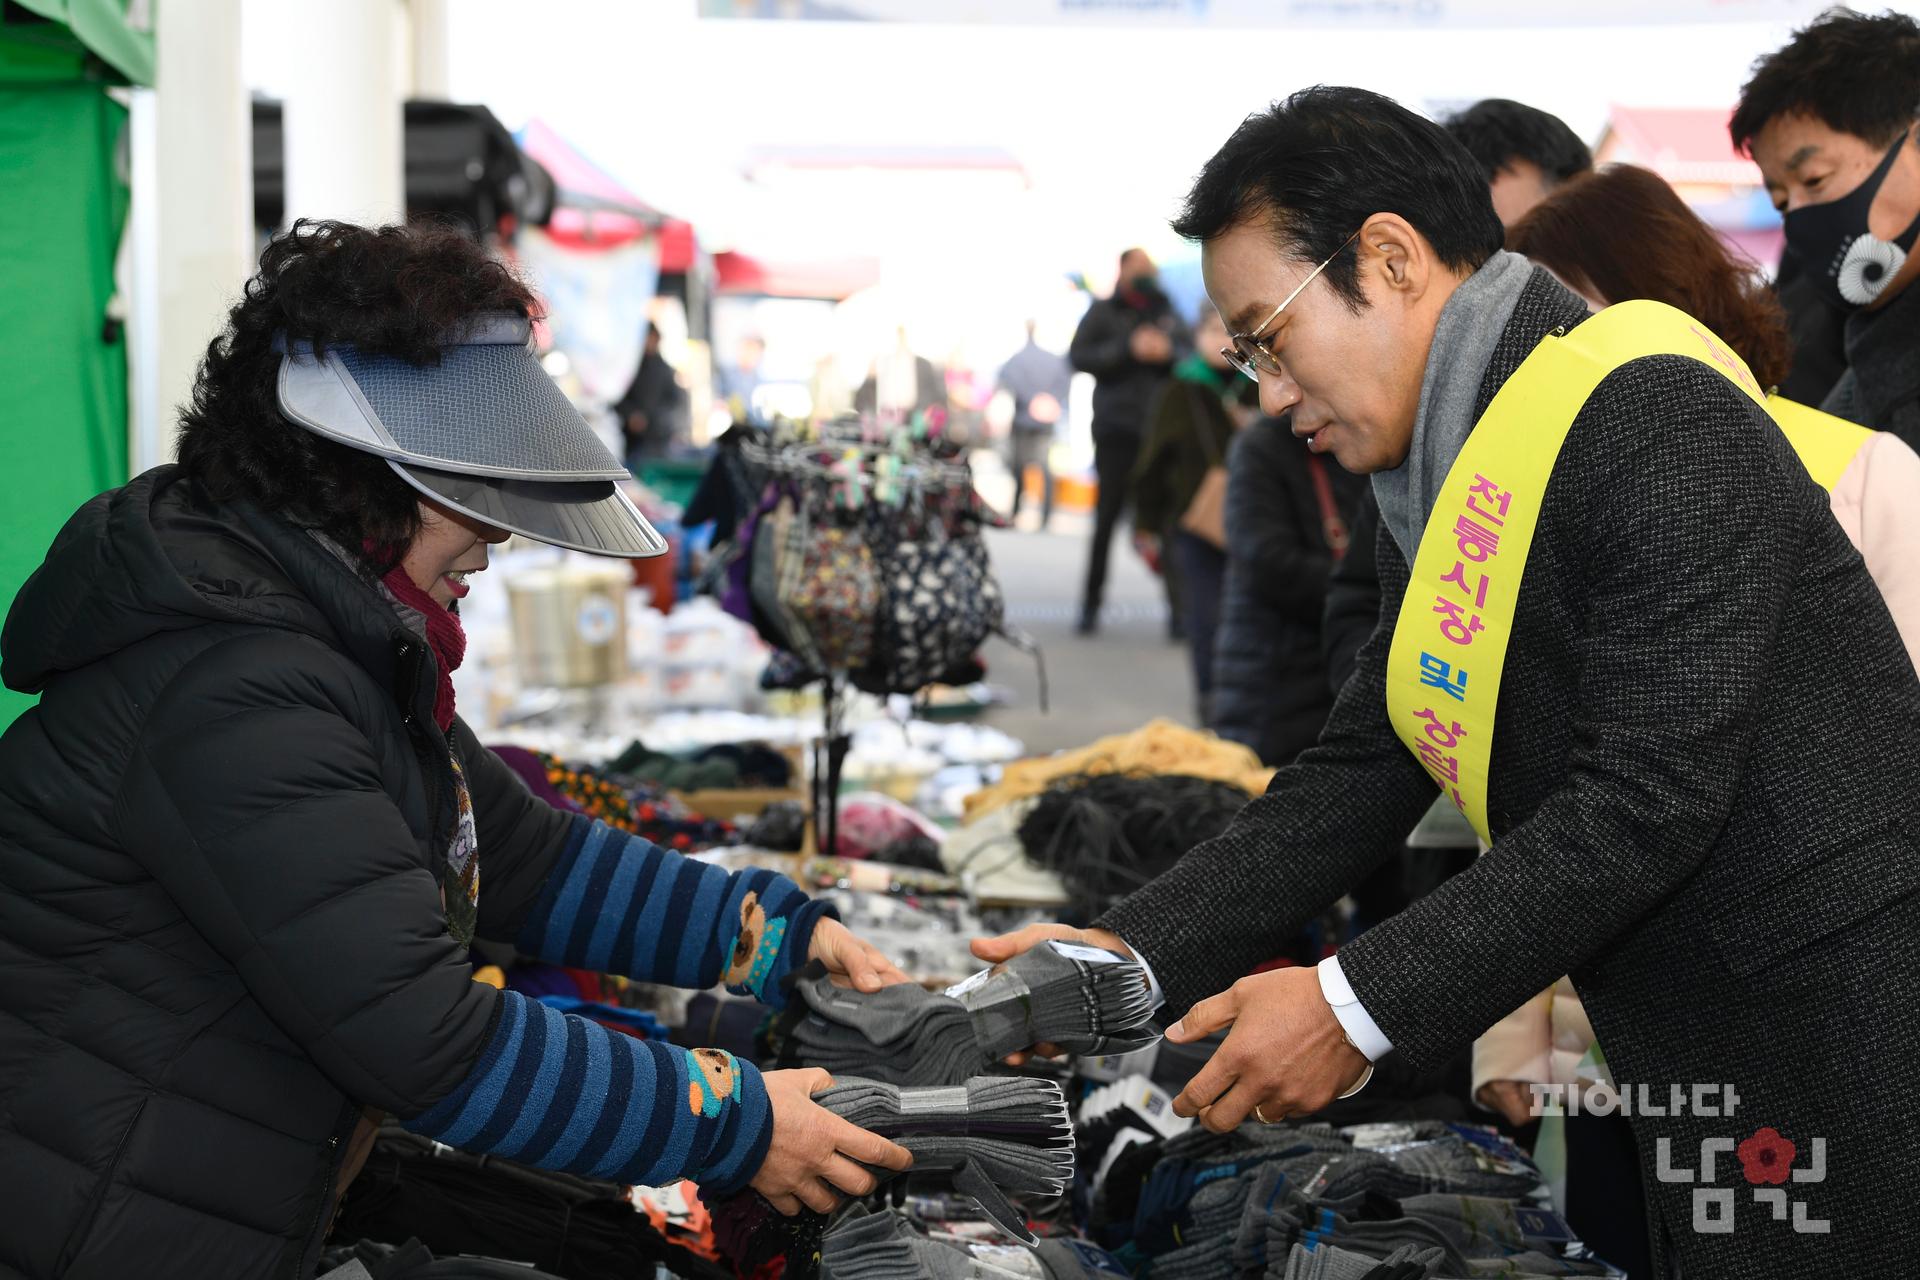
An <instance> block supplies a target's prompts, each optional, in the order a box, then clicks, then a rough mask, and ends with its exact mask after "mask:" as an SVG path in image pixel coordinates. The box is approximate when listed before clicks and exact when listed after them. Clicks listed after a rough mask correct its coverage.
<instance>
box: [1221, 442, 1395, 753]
mask: <svg viewBox="0 0 1920 1280" xmlns="http://www.w3.org/2000/svg"><path fill="white" fill-rule="evenodd" d="M1316 473H1317V474H1316ZM1365 483H1366V482H1365V480H1364V479H1363V478H1361V477H1357V476H1353V475H1349V474H1348V473H1347V472H1346V471H1345V470H1343V469H1342V468H1340V467H1336V466H1329V465H1327V464H1326V463H1325V462H1324V461H1323V460H1322V459H1321V458H1319V457H1318V456H1316V455H1314V454H1312V453H1309V452H1308V451H1307V447H1306V445H1305V444H1304V443H1303V442H1302V441H1299V440H1296V439H1294V436H1293V433H1292V432H1291V431H1290V430H1289V429H1288V420H1287V419H1283V418H1262V419H1260V420H1259V421H1257V422H1255V423H1254V424H1253V425H1252V426H1250V427H1248V428H1247V429H1246V430H1244V431H1242V432H1241V433H1240V434H1239V436H1238V437H1237V438H1235V440H1234V442H1233V451H1232V452H1231V453H1230V454H1229V455H1228V459H1227V584H1226V592H1225V596H1224V599H1223V600H1222V603H1221V607H1220V631H1219V636H1218V638H1217V640H1216V642H1215V647H1214V657H1213V698H1212V701H1211V703H1210V704H1209V713H1208V720H1207V727H1208V728H1210V729H1212V730H1213V731H1214V732H1215V733H1218V734H1219V735H1220V736H1221V737H1223V738H1231V739H1232V740H1233V741H1235V742H1239V743H1243V744H1245V745H1246V746H1249V747H1252V748H1253V749H1254V750H1255V751H1256V752H1258V753H1259V755H1260V759H1261V760H1262V761H1263V762H1265V763H1267V764H1270V765H1275V766H1279V765H1288V764H1292V763H1293V758H1294V757H1295V756H1297V755H1299V754H1300V753H1301V752H1302V751H1305V750H1306V749H1307V748H1308V747H1310V746H1312V745H1313V744H1314V743H1315V742H1316V741H1318V740H1319V737H1320V729H1321V727H1322V726H1323V725H1325V724H1326V721H1327V713H1328V712H1329V711H1331V710H1332V709H1333V698H1332V696H1331V694H1329V693H1328V691H1327V678H1326V668H1325V666H1324V665H1323V663H1322V660H1321V656H1320V627H1321V612H1322V610H1323V609H1324V608H1325V606H1326V599H1327V575H1328V573H1329V571H1330V570H1331V569H1332V568H1333V565H1334V563H1335V561H1336V560H1337V559H1338V556H1339V554H1340V553H1341V552H1342V551H1343V550H1344V549H1345V546H1346V539H1347V531H1346V521H1347V520H1348V519H1350V518H1351V516H1352V512H1353V507H1354V505H1355V502H1356V500H1357V498H1358V497H1359V494H1360V492H1361V490H1362V488H1363V487H1364V485H1365Z"/></svg>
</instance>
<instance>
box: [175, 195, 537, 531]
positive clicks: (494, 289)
mask: <svg viewBox="0 0 1920 1280" xmlns="http://www.w3.org/2000/svg"><path fill="white" fill-rule="evenodd" d="M483 311H512V312H518V313H519V314H521V315H534V314H536V311H537V303H536V301H535V298H534V295H533V292H532V290H530V289H529V288H527V286H526V285H525V284H523V283H522V282H521V281H519V280H518V279H516V278H515V277H514V275H513V273H512V272H511V271H509V270H508V269H507V267H506V266H505V265H503V264H502V263H500V262H499V261H497V260H496V259H494V258H493V257H491V256H490V255H489V254H488V253H487V251H486V250H485V249H484V248H482V247H481V246H480V245H479V244H478V243H477V242H475V241H474V240H472V239H471V238H469V237H468V236H466V235H465V234H463V233H462V232H460V231H458V230H455V229H453V228H451V227H446V226H440V225H437V224H433V223H425V222H421V223H415V224H412V225H410V226H388V227H359V226H354V225H353V224H351V223H346V222H315V221H308V220H304V219H303V220H301V221H299V222H296V223H294V224H293V227H292V228H291V229H290V230H288V231H286V232H284V233H283V234H281V235H278V236H276V237H274V239H273V240H272V241H271V242H270V243H269V244H268V245H267V247H266V250H265V252H263V253H262V254H261V255H260V270H259V273H258V274H256V275H255V276H254V277H253V278H252V279H250V280H248V281H247V284H246V289H245V291H244V292H243V294H242V296H241V299H240V301H239V302H238V303H237V304H236V305H235V306H234V308H233V310H232V311H230V312H229V313H228V315H227V327H226V329H225V331H224V332H222V333H221V334H220V336H219V337H217V338H215V339H214V340H213V341H212V342H211V343H209V344H208V346H207V355H206V359H205V360H203V361H202V362H201V364H200V372H199V375H198V376H197V377H196V378H195V380H194V385H193V399H192V401H191V403H189V404H188V405H187V407H186V408H185V409H183V410H182V411H181V414H180V439H179V457H180V466H181V469H182V470H183V471H185V472H186V473H187V474H188V475H189V476H191V477H192V478H193V480H194V482H195V484H197V485H198V486H199V487H200V489H201V491H202V493H203V494H205V495H206V496H207V497H209V498H212V499H214V500H215V501H221V502H230V501H235V500H245V501H248V502H251V503H253V504H254V505H255V506H258V507H260V508H262V509H263V510H266V511H271V512H275V513H277V514H279V515H282V516H285V517H286V518H288V519H289V520H292V521H293V522H295V523H297V524H301V525H306V526H311V527H314V528H318V529H320V530H321V531H322V532H324V533H326V534H327V535H328V536H330V537H332V538H333V539H334V540H335V541H337V542H339V543H340V544H341V545H342V546H344V547H346V548H348V549H350V550H352V551H354V552H356V553H358V552H361V551H362V550H363V548H366V547H368V546H370V545H371V546H378V547H383V548H404V547H406V546H407V545H408V544H410V543H411V542H412V541H413V538H414V536H415V535H416V534H417V533H418V532H419V528H420V508H419V504H418V500H417V495H416V494H415V492H414V490H413V489H411V488H409V487H408V486H407V484H406V482H405V481H403V480H401V479H400V477H399V476H397V475H395V474H394V472H393V469H392V468H391V467H389V466H388V465H387V464H386V462H385V461H384V460H382V459H380V458H378V457H375V456H374V455H373V454H370V453H363V452H361V451H360V450H358V449H349V448H347V447H346V446H345V445H340V444H335V443H334V442H333V441H331V440H327V439H324V438H322V437H320V436H317V435H315V434H313V433H312V432H311V431H307V430H305V429H303V428H301V427H298V426H295V425H294V424H293V423H291V422H289V421H287V419H286V418H285V417H284V416H282V414H281V413H280V406H279V400H278V397H277V393H276V390H275V385H276V381H277V379H278V375H279V371H280V354H279V353H278V352H277V351H275V350H274V349H273V343H274V337H275V335H276V334H282V333H284V334H285V335H286V337H287V338H288V339H289V340H290V341H295V342H309V343H312V344H313V346H314V348H315V349H316V350H318V351H325V350H326V349H327V348H328V347H331V346H335V345H343V344H344V345H352V346H355V347H358V348H359V349H360V350H362V351H366V352H370V353H374V354H379V355H386V356H396V357H399V358H400V359H403V360H407V361H410V362H412V363H414V364H421V365H427V364H434V363H436V362H438V360H439V358H440V355H441V352H442V351H443V350H445V348H446V345H447V344H446V341H445V339H446V335H447V334H448V333H450V332H457V330H458V326H459V324H460V322H461V321H464V320H466V319H468V318H470V317H472V316H473V315H475V314H476V313H479V312H483Z"/></svg>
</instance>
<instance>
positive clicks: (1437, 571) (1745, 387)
mask: <svg viewBox="0 0 1920 1280" xmlns="http://www.w3.org/2000/svg"><path fill="white" fill-rule="evenodd" d="M1651 355H1682V356H1689V357H1692V358H1693V359H1696V360H1700V361H1702V362H1704V363H1706V364H1708V365H1710V366H1712V367H1713V368H1716V369H1718V370H1720V371H1721V372H1722V373H1724V374H1725V375H1726V376H1727V379H1728V380H1729V381H1731V382H1733V383H1734V384H1735V385H1737V386H1738V387H1739V388H1740V389H1741V390H1742V391H1745V392H1746V393H1747V394H1748V395H1750V396H1752V397H1753V399H1754V401H1755V402H1756V403H1758V404H1761V405H1763V406H1765V408H1766V409H1767V411H1768V412H1769V413H1770V414H1771V415H1772V416H1773V419H1774V421H1775V422H1777V423H1779V424H1780V429H1781V431H1782V432H1784V433H1785V435H1786V437H1787V440H1788V443H1790V444H1791V445H1792V446H1793V449H1794V451H1795V452H1796V453H1798V454H1799V455H1800V458H1801V461H1802V462H1804V463H1805V464H1806V467H1807V471H1808V472H1809V474H1811V475H1812V477H1813V478H1814V480H1815V481H1817V482H1818V483H1819V484H1820V485H1821V486H1822V487H1823V488H1826V489H1831V488H1833V486H1834V484H1835V483H1836V482H1838V480H1839V479H1840V475H1841V473H1842V472H1843V471H1845V470H1846V469H1847V465H1848V464H1849V463H1850V462H1852V461H1853V456H1854V455H1855V454H1856V453H1858V452H1859V451H1860V447H1861V446H1862V445H1863V444H1865V443H1866V441H1867V438H1868V437H1869V436H1870V435H1871V434H1872V433H1871V432H1870V431H1868V430H1867V429H1866V428H1864V427H1857V426H1855V425H1854V424H1852V423H1850V422H1847V421H1845V420H1843V419H1840V418H1835V417H1833V416H1831V415H1829V414H1824V413H1821V412H1820V411H1819V410H1817V409H1809V408H1807V407H1806V406H1805V405H1799V404H1794V403H1792V402H1791V401H1786V400H1781V399H1779V398H1778V397H1774V398H1772V399H1769V398H1767V397H1766V396H1765V395H1763V394H1762V392H1761V390H1760V388H1759V387H1758V386H1757V385H1755V383H1754V380H1753V374H1752V373H1750V372H1749V371H1748V369H1747V366H1746V364H1745V363H1744V362H1742V361H1741V359H1740V357H1738V356H1736V355H1735V354H1734V353H1733V352H1732V351H1730V350H1728V349H1727V347H1726V345H1725V344H1724V343H1722V342H1721V341H1720V339H1718V338H1717V337H1715V336H1714V335H1713V334H1712V333H1711V332H1709V331H1708V330H1707V328H1706V326H1705V325H1703V324H1701V323H1700V322H1699V321H1697V320H1695V319H1693V318H1692V317H1691V316H1688V315H1687V314H1686V313H1684V312H1682V311H1678V310H1676V309H1674V308H1673V307H1670V306H1667V305H1666V304H1665V303H1662V302H1649V301H1636V302H1622V303H1618V304H1616V305H1614V306H1611V307H1608V308H1607V309H1606V310H1604V311H1602V312H1600V313H1599V314H1598V315H1595V316H1593V317H1592V318H1590V319H1589V320H1587V321H1586V322H1585V323H1583V324H1580V325H1578V326H1576V327H1575V328H1574V329H1573V330H1572V332H1570V333H1568V334H1566V335H1565V336H1564V337H1554V336H1548V337H1546V338H1543V339H1541V342H1540V345H1539V346H1538V347H1535V348H1534V350H1533V354H1531V355H1529V356H1528V357H1527V358H1526V360H1525V362H1524V363H1522V364H1521V366H1520V368H1519V369H1518V370H1516V371H1515V372H1514V375H1513V376H1512V377H1511V378H1509V379H1507V382H1506V385H1504V386H1502V387H1501V388H1500V390H1499V392H1498V393H1497V394H1496V395H1495V396H1494V398H1493V402H1492V403H1491V404H1489V405H1488V406H1487V411H1486V413H1485V414H1483V415H1482V416H1481V418H1480V421H1479V422H1478V423H1476V424H1475V425H1474V428H1473V434H1471V435H1470V436H1468V437H1467V443H1466V445H1465V446H1464V447H1463V448H1462V449H1461V450H1460V456H1459V457H1458V458H1457V459H1455V461H1454V464H1453V469H1452V470H1451V471H1449V472H1448V473H1447V479H1446V483H1445V484H1443V485H1441V486H1440V494H1439V497H1438V498H1437V499H1436V500H1435V501H1434V504H1433V514H1432V515H1431V516H1429V517H1428V519H1427V528H1426V532H1425V534H1424V535H1423V536H1422V537H1421V539H1420V548H1419V551H1418V553H1417V554H1416V555H1415V557H1414V561H1413V572H1412V578H1411V580H1410V581H1409V582H1408V584H1407V595H1406V599H1405V600H1404V601H1403V602H1402V604H1401V607H1400V620H1399V622H1398V623H1397V624H1396V625H1395V627H1394V631H1393V647H1392V649H1391V650H1390V651H1389V652H1388V655H1387V714H1388V717H1389V718H1390V719H1391V720H1392V722H1393V729H1394V732H1395V733H1396V734H1398V735H1399V737H1400V741H1402V742H1403V743H1405V744H1406V746H1407V749H1408V750H1409V751H1411V752H1413V753H1414V755H1415V756H1416V757H1417V758H1418V759H1419V760H1420V763H1421V764H1422V765H1424V766H1425V767H1426V770H1427V772H1428V774H1429V775H1431V776H1432V777H1433V779H1434V781H1436V782H1438V783H1439V784H1440V789H1441V790H1442V791H1443V792H1445V793H1446V794H1447V795H1448V796H1449V797H1450V798H1451V799H1452V800H1453V802H1454V804H1456V805H1458V806H1459V808H1460V811H1461V812H1462V813H1463V814H1465V815H1466V817H1467V821H1468V822H1470V823H1472V824H1473V829H1474V830H1475V831H1477V832H1479V833H1480V838H1481V839H1482V840H1487V841H1491V840H1492V838H1493V837H1492V835H1491V833H1490V832H1489V831H1488V829H1487V762H1488V757H1489V755H1490V754H1491V750H1492V747H1493V719H1494V712H1495V710H1496V708H1497V705H1498V703H1499V699H1500V676H1501V674H1502V672H1503V671H1504V670H1505V668H1506V661H1507V645H1508V643H1509V641H1510V640H1511V639H1512V636H1513V614H1514V606H1515V604H1516V602H1517V601H1518V600H1519V598H1520V579H1521V576H1522V575H1523V574H1524V573H1525V572H1526V567H1527V551H1528V549H1529V548H1530V547H1531V546H1532V545H1533V532H1534V529H1535V527H1536V526H1537V525H1538V523H1539V519H1540V503H1541V499H1542V497H1543V496H1544V495H1545V493H1546V491H1547V479H1548V477H1549V476H1551V475H1552V474H1553V464H1554V461H1555V459H1557V458H1558V457H1559V456H1560V447H1561V445H1563V444H1564V443H1565V442H1566V439H1567V432H1568V431H1569V430H1570V429H1571V428H1572V426H1573V420H1574V417H1575V416H1576V415H1577V414H1578V413H1579V412H1580V408H1581V406H1582V405H1584V404H1585V403H1586V402H1587V397H1588V396H1589V395H1591V394H1592V393H1593V389H1594V388H1595V387H1596V386H1598V385H1599V384H1600V381H1601V380H1602V379H1603V378H1605V377H1606V376H1607V375H1608V374H1609V373H1612V372H1613V371H1614V370H1615V369H1617V368H1619V367H1620V366H1621V365H1623V364H1625V363H1626V362H1627V361H1629V360H1637V359H1639V358H1641V357H1642V356H1651Z"/></svg>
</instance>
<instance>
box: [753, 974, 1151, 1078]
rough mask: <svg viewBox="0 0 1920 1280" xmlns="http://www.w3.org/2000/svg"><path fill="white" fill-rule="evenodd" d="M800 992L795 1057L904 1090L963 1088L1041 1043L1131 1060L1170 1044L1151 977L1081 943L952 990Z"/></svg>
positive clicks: (825, 982) (817, 984) (817, 981)
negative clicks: (1156, 1024)
mask: <svg viewBox="0 0 1920 1280" xmlns="http://www.w3.org/2000/svg"><path fill="white" fill-rule="evenodd" d="M794 991H795V994H796V995H798V996H799V997H800V999H801V1000H802V1001H804V1002H805V1005H806V1007H807V1009H808V1010H809V1012H808V1015H807V1016H806V1017H805V1018H804V1019H802V1020H801V1021H800V1022H799V1024H798V1025H797V1026H795V1028H794V1030H793V1033H792V1035H793V1048H792V1051H791V1052H792V1056H793V1057H794V1058H795V1059H797V1060H798V1061H799V1062H802V1063H804V1064H805V1065H807V1066H816V1067H824V1068H825V1069H826V1070H827V1071H829V1072H831V1073H833V1074H835V1075H839V1074H840V1073H842V1072H846V1073H849V1074H857V1075H862V1076H865V1077H868V1078H870V1079H876V1080H886V1081H889V1082H891V1083H894V1084H905V1085H951V1084H958V1083H959V1082H960V1081H962V1080H965V1079H967V1078H969V1077H971V1076H975V1075H978V1074H980V1073H981V1072H982V1071H984V1070H986V1069H987V1068H989V1067H991V1066H992V1065H993V1064H994V1063H996V1062H998V1061H1000V1060H1001V1059H1002V1058H1004V1057H1006V1056H1007V1055H1008V1054H1010V1053H1016V1052H1018V1051H1020V1050H1022V1049H1028V1048H1031V1047H1033V1046H1034V1045H1036V1044H1052V1045H1057V1046H1058V1047H1060V1048H1061V1049H1064V1050H1066V1051H1067V1052H1069V1053H1079V1054H1119V1053H1131V1052H1133V1051H1134V1050H1136V1049H1144V1048H1146V1047H1147V1046H1149V1045H1151V1044H1152V1043H1154V1041H1155V1040H1157V1039H1158V1038H1159V1037H1158V1034H1157V1033H1156V1032H1154V1031H1153V1030H1152V1029H1151V1027H1149V1026H1148V1023H1149V1022H1150V1021H1151V1019H1152V1017H1153V1007H1152V1002H1151V997H1150V995H1149V992H1148V988H1147V981H1146V973H1145V971H1144V970H1143V969H1141V967H1140V966H1139V965H1138V964H1136V963H1135V962H1133V961H1131V960H1128V959H1126V958H1125V957H1123V956H1119V955H1116V954H1114V953H1113V952H1110V951H1103V950H1100V949H1099V948H1097V947H1088V946H1084V945H1081V944H1076V943H1065V942H1057V941H1055V942H1047V943H1042V944H1041V945H1040V946H1037V947H1035V948H1033V949H1032V950H1030V951H1027V952H1025V953H1023V954H1021V955H1019V956H1016V957H1015V958H1014V959H1012V960H1010V961H1008V962H1007V963H1006V964H1004V965H1000V966H998V967H996V968H994V969H990V970H986V971H984V972H982V973H980V974H977V975H975V976H974V977H973V978H970V979H968V980H967V981H966V982H963V983H961V984H960V985H958V986H956V987H953V988H952V989H950V990H949V991H947V992H945V993H941V992H933V991H927V990H924V989H922V988H920V987H916V986H912V985H910V984H902V985H899V986H892V987H887V988H885V989H884V990H881V991H875V992H863V991H855V990H852V989H851V988H847V987H840V986H835V985H834V983H833V982H832V980H831V979H830V978H827V977H824V976H822V977H818V978H812V979H805V980H802V981H800V982H799V983H797V984H796V985H795V988H794Z"/></svg>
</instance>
